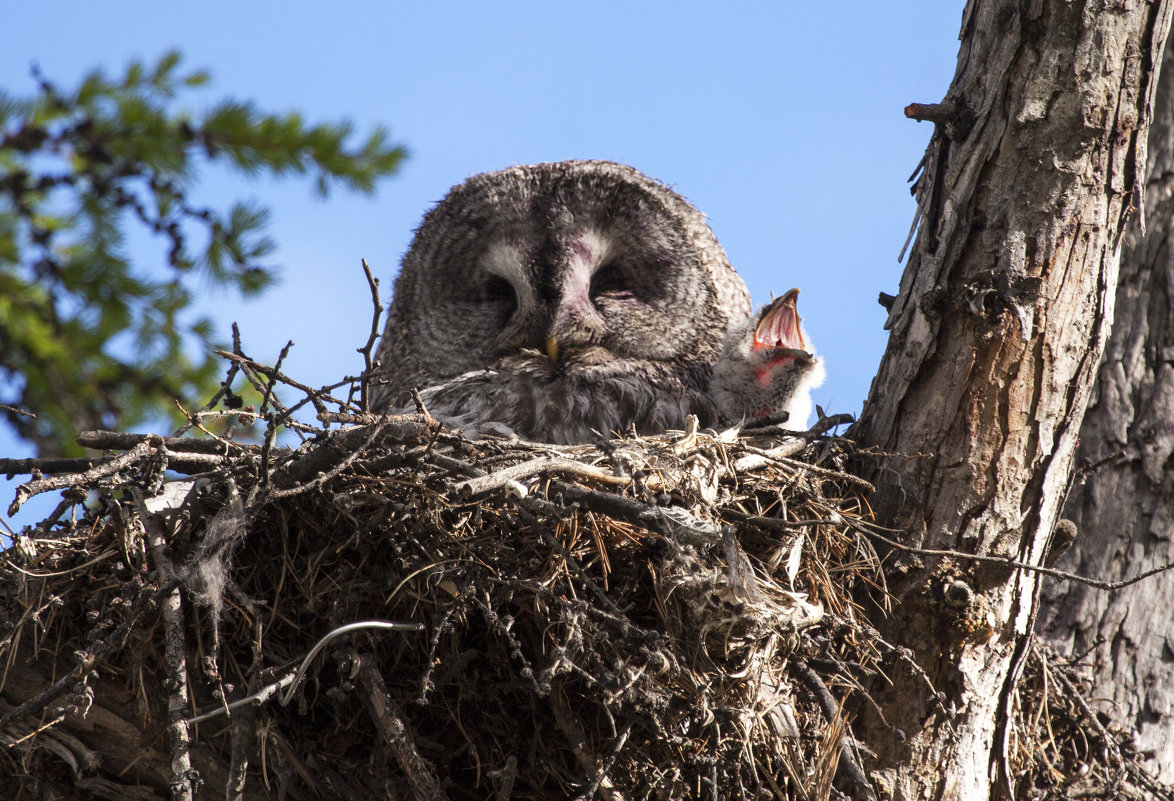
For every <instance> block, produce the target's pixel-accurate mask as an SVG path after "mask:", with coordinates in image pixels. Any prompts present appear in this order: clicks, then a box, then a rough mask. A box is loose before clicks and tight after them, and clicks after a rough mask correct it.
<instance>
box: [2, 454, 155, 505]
mask: <svg viewBox="0 0 1174 801" xmlns="http://www.w3.org/2000/svg"><path fill="white" fill-rule="evenodd" d="M154 439H155V440H158V437H155V438H154ZM153 448H154V444H153V443H152V442H151V440H150V438H148V440H145V441H143V442H140V443H139V444H138V445H136V446H135V447H134V448H133V449H132V450H129V451H127V452H126V453H124V454H122V456H117V457H115V458H113V459H111V460H110V461H108V462H105V463H104V464H100V465H97V466H95V467H92V468H90V469H89V470H86V471H85V472H83V473H66V474H64V475H59V476H53V477H52V478H38V479H34V480H32V481H29V482H27V483H25V484H21V485H20V486H19V487H17V488H16V498H14V499H13V501H12V503H11V504H10V505H9V506H8V514H9V515H10V516H11V515H14V514H16V513H17V512H19V511H20V507H22V506H24V504H25V501H27V500H28V499H29V498H32V497H33V496H34V495H40V494H41V493H42V492H52V491H53V490H59V489H65V488H66V487H72V486H75V485H77V484H87V483H89V482H92V481H97V480H98V479H100V478H104V477H105V476H109V475H112V474H114V473H117V472H118V471H119V470H122V469H124V468H127V467H130V466H131V465H133V464H134V463H135V462H137V461H138V460H139V459H141V458H143V457H144V456H146V455H147V454H149V453H150V452H151V451H152V450H153Z"/></svg>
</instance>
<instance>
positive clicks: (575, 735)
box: [550, 688, 631, 801]
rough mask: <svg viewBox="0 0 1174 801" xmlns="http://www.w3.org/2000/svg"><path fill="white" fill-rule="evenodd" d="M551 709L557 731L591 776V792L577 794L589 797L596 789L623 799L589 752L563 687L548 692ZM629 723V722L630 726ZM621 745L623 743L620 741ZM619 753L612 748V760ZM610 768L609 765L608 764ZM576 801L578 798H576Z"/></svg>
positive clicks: (607, 796) (612, 798) (616, 800)
mask: <svg viewBox="0 0 1174 801" xmlns="http://www.w3.org/2000/svg"><path fill="white" fill-rule="evenodd" d="M550 706H551V711H552V712H554V722H555V725H556V726H558V728H559V731H561V732H562V733H563V736H564V737H566V738H567V745H569V746H570V747H571V751H572V753H574V755H575V759H576V760H577V761H578V762H579V766H580V767H581V768H583V772H584V773H586V774H587V775H588V776H593V777H594V778H593V779H592V782H591V792H590V793H589V794H587V795H586V796H582V795H581V796H579V798H591V797H592V796H593V795H594V794H595V791H596V790H599V791H600V794H601V795H602V796H603V797H604V798H605V799H607V800H608V801H623V798H624V796H623V794H622V793H620V791H619V790H617V789H616V788H615V786H614V785H613V784H612V783H611V780H610V779H608V778H607V771H606V770H603V769H602V766H601V765H600V764H599V763H598V761H596V759H595V755H594V754H592V753H591V750H590V746H589V745H588V743H587V733H586V732H584V731H583V726H582V724H580V723H579V721H578V719H576V718H575V716H574V714H573V713H572V712H571V705H570V704H569V703H567V699H566V696H565V688H559V689H557V690H555V691H554V692H552V693H551V694H550ZM630 725H631V724H629V727H630ZM628 731H630V728H629V729H627V730H625V732H624V737H623V739H624V740H625V741H626V740H627V739H628V738H627V733H628ZM620 745H621V747H622V746H623V743H620ZM617 753H619V752H618V751H617V750H616V749H614V748H613V754H612V762H614V761H615V754H617ZM608 767H609V768H610V767H611V765H610V764H609V765H608ZM576 801H578V798H577V799H576Z"/></svg>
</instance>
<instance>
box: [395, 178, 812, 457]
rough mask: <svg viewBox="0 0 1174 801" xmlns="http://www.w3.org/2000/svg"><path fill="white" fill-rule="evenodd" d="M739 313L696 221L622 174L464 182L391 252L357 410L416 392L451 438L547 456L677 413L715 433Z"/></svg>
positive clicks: (736, 297)
mask: <svg viewBox="0 0 1174 801" xmlns="http://www.w3.org/2000/svg"><path fill="white" fill-rule="evenodd" d="M749 313H750V299H749V294H748V293H747V291H746V287H745V284H743V282H742V280H741V278H739V277H738V275H737V273H735V272H734V270H733V268H732V267H731V266H730V263H729V261H728V260H727V259H726V255H725V253H724V251H723V250H722V248H721V246H720V245H719V244H718V242H717V239H716V238H715V237H714V235H713V232H712V231H711V230H710V228H709V226H708V225H707V224H706V223H705V220H704V218H703V217H702V215H701V214H700V213H699V212H698V211H697V210H696V209H694V208H693V207H692V206H690V205H689V204H688V203H687V202H686V201H685V200H684V199H683V198H681V197H680V196H679V195H677V194H676V193H675V192H673V191H672V190H670V189H668V188H667V187H665V186H664V185H662V184H660V183H658V182H656V181H654V180H652V179H650V178H648V177H647V176H645V175H643V174H641V173H640V172H638V171H636V170H634V169H632V168H631V167H627V166H624V165H620V164H613V163H610V162H601V161H568V162H559V163H553V164H537V165H533V166H523V167H513V168H510V169H507V170H502V171H500V172H494V173H486V174H483V175H477V176H474V177H473V178H470V179H469V180H467V181H466V182H464V183H463V184H460V185H459V186H457V187H454V188H453V189H452V191H451V192H449V194H448V196H447V197H446V198H445V199H444V200H442V201H441V202H440V203H439V204H438V205H437V206H436V207H435V208H433V209H432V210H431V211H430V212H429V213H428V214H427V215H426V216H425V218H424V221H423V223H422V224H421V225H420V228H419V229H418V230H417V232H416V237H415V240H414V241H413V243H412V246H411V248H410V249H409V251H408V253H407V255H406V256H405V257H404V261H403V267H402V270H401V272H400V275H399V278H398V279H397V280H396V284H395V292H394V297H393V300H392V303H391V307H390V309H389V311H388V319H387V325H386V327H385V329H384V334H383V339H382V341H381V343H380V346H379V350H378V352H377V354H376V356H377V359H378V362H379V364H380V366H381V368H382V370H383V371H384V376H385V378H384V383H381V384H378V385H377V386H376V388H375V391H374V394H373V399H372V408H373V409H375V410H377V411H380V410H386V409H395V408H407V407H410V405H411V402H410V391H411V389H412V388H413V387H415V388H419V389H421V392H422V395H423V398H424V402H425V405H426V406H427V407H428V409H429V411H430V412H432V414H434V415H436V416H438V417H442V418H445V419H447V420H448V421H450V422H452V423H455V424H456V425H459V426H462V427H468V428H473V429H476V430H494V429H495V428H498V429H500V428H502V427H504V428H505V429H508V430H510V431H513V432H515V433H517V434H519V435H521V436H524V437H527V438H530V439H536V440H544V441H550V442H562V443H567V442H583V441H590V440H592V439H594V438H595V437H596V436H597V432H598V433H603V434H606V433H607V432H610V431H617V430H618V431H627V430H629V429H630V428H631V427H632V426H635V428H636V430H637V431H639V432H640V433H656V432H660V431H664V430H665V429H667V428H681V427H682V426H683V425H684V424H685V419H686V417H687V416H688V415H690V414H695V415H697V417H698V418H699V419H700V421H701V423H702V425H707V426H709V425H715V424H717V423H718V422H719V421H720V420H721V419H722V418H723V417H730V416H731V415H730V414H728V413H724V410H723V409H721V408H720V403H721V401H720V400H719V399H716V398H715V397H714V396H713V395H712V394H711V391H710V390H711V387H710V384H711V380H712V378H713V375H714V366H715V364H717V363H718V362H719V361H720V360H721V359H722V349H723V345H724V343H725V340H726V334H727V332H728V331H730V330H731V328H732V327H735V326H737V325H738V324H740V323H743V322H744V321H745V320H746V319H747V317H748V315H749ZM725 347H727V349H728V348H729V345H725ZM732 422H736V420H735V421H732ZM803 422H804V421H799V423H798V424H799V425H802V424H803Z"/></svg>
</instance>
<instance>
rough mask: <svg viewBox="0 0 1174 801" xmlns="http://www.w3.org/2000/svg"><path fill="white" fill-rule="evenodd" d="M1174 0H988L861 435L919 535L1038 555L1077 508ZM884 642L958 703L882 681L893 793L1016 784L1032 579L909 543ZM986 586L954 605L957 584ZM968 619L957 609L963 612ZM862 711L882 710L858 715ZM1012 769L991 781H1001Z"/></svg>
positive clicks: (882, 778)
mask: <svg viewBox="0 0 1174 801" xmlns="http://www.w3.org/2000/svg"><path fill="white" fill-rule="evenodd" d="M1170 11H1171V9H1170V4H1169V3H1168V2H1156V3H1143V2H1117V3H1103V2H1060V1H1059V0H1041V1H1039V2H1031V1H1028V0H1024V1H1023V2H1014V1H1012V0H999V2H982V3H980V2H977V0H972V2H970V3H968V4H967V7H966V9H965V11H964V12H963V20H962V35H961V40H962V41H961V49H960V52H959V59H958V71H957V73H956V75H955V77H954V81H953V84H952V86H951V88H950V90H949V93H948V94H947V97H946V99H945V100H944V101H943V103H942V106H941V107H935V108H933V109H931V110H928V111H927V110H926V109H925V108H921V109H913V110H911V114H912V115H914V116H921V117H923V118H927V119H929V118H933V119H934V120H935V123H936V125H937V130H936V132H935V135H934V137H933V141H932V142H931V144H930V147H929V149H928V151H927V153H926V161H925V164H924V171H923V173H922V175H921V178H920V179H919V184H918V212H919V215H920V228H919V230H918V234H917V238H916V240H915V242H914V245H913V249H912V252H911V256H910V261H909V265H908V267H907V269H906V271H905V274H904V276H903V278H902V281H901V288H900V293H899V296H898V297H897V299H896V301H895V303H894V305H893V307H892V309H891V314H890V317H889V321H888V326H889V327H890V328H891V331H892V333H891V337H890V341H889V346H888V350H887V352H886V354H885V357H884V359H883V361H882V364H881V367H880V370H879V372H878V375H877V378H876V380H875V381H874V383H873V387H872V390H871V394H870V397H869V400H868V403H867V404H866V406H865V410H864V413H863V415H862V418H861V421H860V423H859V425H858V427H857V429H856V436H857V438H858V439H859V440H860V441H862V442H864V443H867V444H873V445H876V446H878V447H879V448H881V449H883V450H884V451H886V452H890V453H894V454H904V455H902V456H894V457H892V458H890V459H889V460H888V461H887V463H886V464H885V466H884V468H883V469H882V470H881V471H880V472H878V474H877V475H876V477H875V478H876V481H877V483H878V486H879V489H880V492H879V497H878V504H877V512H878V514H879V515H880V518H881V520H883V521H887V522H888V523H890V524H891V525H893V526H894V527H897V528H900V529H903V530H905V532H906V533H905V535H904V536H905V538H906V541H907V542H908V543H909V544H911V545H914V546H921V547H925V548H935V549H953V550H957V551H962V552H967V553H971V554H977V555H981V556H994V557H1008V558H1012V559H1015V560H1017V561H1020V562H1026V563H1030V564H1037V563H1039V562H1040V561H1041V559H1042V557H1043V555H1044V552H1045V550H1046V547H1047V543H1048V539H1049V536H1050V534H1051V532H1052V529H1053V526H1054V524H1055V521H1056V519H1057V516H1058V512H1059V509H1060V505H1061V503H1062V501H1063V497H1064V492H1065V488H1066V486H1067V482H1068V479H1069V476H1070V472H1071V467H1072V463H1073V454H1074V452H1075V449H1076V444H1077V436H1076V435H1077V431H1078V429H1079V425H1080V421H1081V419H1082V417H1083V414H1084V410H1085V407H1086V405H1087V400H1088V397H1089V393H1090V390H1091V385H1092V381H1093V377H1094V371H1095V366H1096V364H1097V361H1098V359H1099V357H1100V354H1101V352H1102V350H1103V348H1104V343H1105V339H1106V337H1107V334H1108V330H1109V326H1110V323H1111V321H1112V317H1113V294H1114V288H1115V286H1116V279H1117V268H1118V252H1119V250H1118V249H1119V242H1120V236H1121V234H1122V231H1123V229H1124V226H1125V224H1126V222H1127V220H1128V219H1129V217H1130V215H1131V213H1132V212H1133V210H1134V206H1135V204H1136V201H1137V198H1138V193H1137V181H1138V177H1139V176H1141V175H1143V174H1144V166H1145V141H1146V140H1145V135H1146V131H1147V128H1148V126H1149V121H1150V116H1151V113H1150V108H1151V102H1150V99H1151V96H1152V92H1153V82H1154V81H1155V80H1156V76H1157V72H1158V67H1159V60H1160V56H1161V52H1162V46H1163V43H1164V40H1165V37H1166V32H1167V30H1168V27H1169V21H1170ZM895 557H896V559H897V565H898V567H899V568H900V569H902V570H903V571H904V573H903V575H902V576H900V577H896V576H895V577H894V578H893V579H892V583H891V585H890V589H891V590H892V591H893V593H894V595H895V596H896V598H897V600H898V601H899V603H897V604H895V605H894V607H893V613H892V615H891V617H890V618H889V619H888V621H887V624H886V628H885V631H886V634H887V636H888V637H889V638H891V641H892V642H893V643H894V644H896V645H899V646H903V647H908V648H910V649H911V650H912V652H913V654H914V656H915V658H916V660H917V661H918V662H919V663H920V665H921V666H922V668H924V670H925V671H926V672H927V674H928V675H929V676H930V678H931V679H932V681H933V683H934V685H935V687H936V689H937V690H938V692H939V693H942V694H944V696H942V697H939V698H937V699H935V698H934V697H933V696H932V695H931V694H929V693H927V692H925V691H924V690H923V689H922V688H919V687H917V685H916V683H914V682H896V683H894V685H892V686H891V687H888V688H879V689H878V690H877V694H876V699H877V700H878V702H879V703H880V708H881V711H882V712H883V715H884V721H883V722H881V721H880V720H864V721H862V724H863V725H864V726H867V727H868V729H869V734H868V735H867V737H866V739H867V740H868V745H869V746H870V747H871V748H873V749H874V750H875V752H876V759H875V762H874V764H873V765H872V766H871V767H872V768H873V775H874V777H875V778H876V779H878V781H879V782H880V783H881V785H882V790H883V791H884V793H883V794H886V795H889V796H891V797H893V798H898V799H905V798H945V799H954V798H958V799H961V798H966V799H971V798H974V799H977V798H982V799H985V798H989V797H991V796H992V794H997V793H998V792H999V788H1002V790H1003V791H1004V792H1010V793H1012V794H1013V793H1014V788H1013V783H1014V778H1013V777H1012V776H1010V775H1009V773H1010V772H1009V771H1007V770H1006V769H1005V768H1004V762H1003V757H1004V749H1005V741H1006V737H1007V731H1006V727H1005V722H1006V720H1007V719H1008V711H1009V709H1010V705H1011V691H1012V688H1013V685H1014V680H1015V677H1016V675H1017V672H1018V670H1019V669H1020V668H1021V664H1022V662H1021V660H1022V656H1023V653H1024V648H1025V645H1026V642H1027V635H1028V632H1029V631H1030V630H1031V626H1032V616H1033V601H1034V598H1035V595H1036V588H1037V578H1036V575H1035V574H1033V573H1031V572H1030V571H1010V570H1008V569H1007V568H1006V567H1004V566H1001V565H997V564H992V563H990V562H977V561H973V560H967V559H958V560H955V561H953V562H951V561H949V560H925V561H920V560H917V559H913V558H909V557H908V556H905V557H904V559H905V561H904V563H903V564H902V563H901V557H900V555H895ZM957 581H962V582H964V583H965V584H966V585H968V587H969V588H970V590H971V591H972V594H971V595H970V596H969V601H968V602H966V603H965V604H963V605H962V608H961V609H957V604H956V603H955V605H954V606H951V605H948V604H943V603H942V589H943V587H944V586H945V585H946V584H947V583H951V584H952V583H954V582H957ZM955 610H956V611H955ZM864 714H866V715H867V713H864ZM996 782H997V784H996Z"/></svg>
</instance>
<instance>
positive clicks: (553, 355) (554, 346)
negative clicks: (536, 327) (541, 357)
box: [546, 337, 558, 364]
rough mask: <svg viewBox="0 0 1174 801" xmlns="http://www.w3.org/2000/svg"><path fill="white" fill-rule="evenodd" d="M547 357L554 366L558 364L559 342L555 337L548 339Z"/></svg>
mask: <svg viewBox="0 0 1174 801" xmlns="http://www.w3.org/2000/svg"><path fill="white" fill-rule="evenodd" d="M546 355H547V356H549V357H550V360H551V361H552V362H553V363H554V364H558V340H557V339H555V338H554V337H547V338H546Z"/></svg>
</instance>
